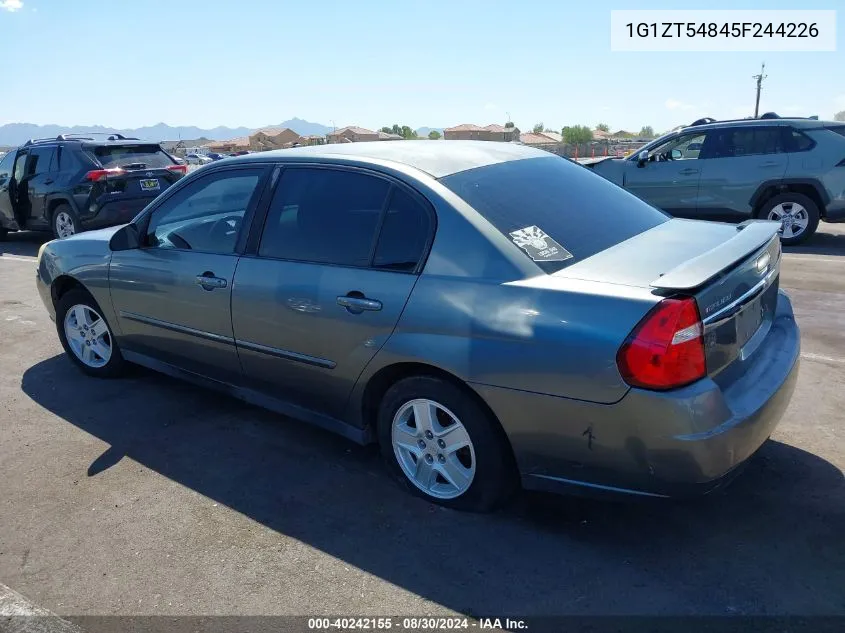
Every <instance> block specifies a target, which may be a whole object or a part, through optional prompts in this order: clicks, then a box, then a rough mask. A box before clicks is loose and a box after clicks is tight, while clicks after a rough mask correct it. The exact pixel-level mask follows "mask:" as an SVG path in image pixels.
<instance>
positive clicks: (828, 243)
mask: <svg viewBox="0 0 845 633" xmlns="http://www.w3.org/2000/svg"><path fill="white" fill-rule="evenodd" d="M783 252H784V253H803V254H807V255H828V256H830V255H839V256H845V233H827V232H824V226H820V227H819V231H818V232H817V233H816V234H815V235H813V236H812V237H810V238H809V239H808V240H807V241H806V242H804V243H803V244H799V245H798V246H784V247H783Z"/></svg>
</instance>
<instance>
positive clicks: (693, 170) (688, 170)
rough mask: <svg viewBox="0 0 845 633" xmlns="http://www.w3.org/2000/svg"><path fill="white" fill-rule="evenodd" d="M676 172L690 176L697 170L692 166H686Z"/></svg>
mask: <svg viewBox="0 0 845 633" xmlns="http://www.w3.org/2000/svg"><path fill="white" fill-rule="evenodd" d="M678 173H679V174H681V175H682V176H692V175H693V174H697V173H698V170H697V169H693V168H692V167H687V168H686V169H682V170H681V171H679V172H678Z"/></svg>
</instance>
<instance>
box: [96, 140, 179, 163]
mask: <svg viewBox="0 0 845 633" xmlns="http://www.w3.org/2000/svg"><path fill="white" fill-rule="evenodd" d="M91 151H93V154H94V156H96V157H97V160H99V161H100V163H101V164H102V166H103V167H105V168H107V169H108V168H111V167H131V166H135V165H137V167H136V169H156V168H159V167H167V166H168V165H172V164H173V161H172V160H170V156H168V155H167V154H165V153H164V151H163V150H162V149H161V147H159V146H158V145H127V146H120V145H104V146H101V147H95V148H94V149H93V150H91ZM142 165H143V166H142Z"/></svg>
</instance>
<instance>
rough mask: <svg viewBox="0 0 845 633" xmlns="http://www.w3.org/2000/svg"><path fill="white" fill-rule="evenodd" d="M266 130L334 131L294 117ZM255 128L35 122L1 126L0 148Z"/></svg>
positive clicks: (215, 134)
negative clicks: (96, 136) (36, 141)
mask: <svg viewBox="0 0 845 633" xmlns="http://www.w3.org/2000/svg"><path fill="white" fill-rule="evenodd" d="M263 127H265V128H268V127H274V128H284V127H287V128H290V129H292V130H293V131H294V132H296V133H297V134H301V135H302V136H307V135H309V134H320V135H324V134H327V133H328V132H331V131H332V128H331V127H329V126H327V125H322V124H320V123H312V122H311V121H305V120H304V119H298V118H296V117H294V118H293V119H290V120H288V121H283V122H282V123H279V124H277V125H265V126H263ZM256 129H262V128H246V127H235V128H231V127H222V126H220V127H215V128H211V129H203V128H199V127H195V126H172V125H167V124H166V123H158V124H156V125H151V126H146V127H140V128H125V129H115V128H111V127H104V126H102V125H73V126H67V125H35V124H33V123H7V124H6V125H0V145H20V144H22V143H25V142H26V141H27V140H29V139H31V138H53V137H56V136H58V135H59V134H80V133H85V132H106V133H108V132H118V133H120V134H123V135H124V136H131V137H136V138H140V139H144V140H150V141H156V142H160V141H176V140H179V139H185V140H190V139H198V138H207V139H212V140H226V139H230V138H235V137H238V136H249V135H250V134H252V133H253V132H254V131H255V130H256Z"/></svg>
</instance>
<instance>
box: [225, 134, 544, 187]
mask: <svg viewBox="0 0 845 633" xmlns="http://www.w3.org/2000/svg"><path fill="white" fill-rule="evenodd" d="M551 156H554V155H553V154H550V153H549V152H546V151H544V150H541V149H535V148H533V147H528V146H527V145H522V144H519V143H504V142H495V141H430V140H416V141H367V142H361V143H336V144H330V145H312V146H309V147H293V148H291V149H280V150H272V151H269V152H258V153H255V154H247V155H246V156H239V157H237V158H231V159H226V160H227V162H229V164H232V163H234V162H238V163H246V162H251V161H266V160H267V159H277V160H282V159H287V158H296V159H298V160H307V159H311V158H313V159H316V160H318V161H320V160H326V161H332V160H336V159H351V160H355V161H357V162H361V163H367V162H377V161H379V162H380V161H390V162H393V163H398V164H401V165H406V166H408V167H413V168H415V169H418V170H420V171H423V172H425V173H427V174H429V175H431V176H433V177H434V178H443V177H444V176H449V175H451V174H455V173H458V172H460V171H466V170H467V169H475V168H476V167H485V166H487V165H493V164H496V163H506V162H509V161H513V160H523V159H526V158H542V157H551ZM230 161H231V162H230Z"/></svg>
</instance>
